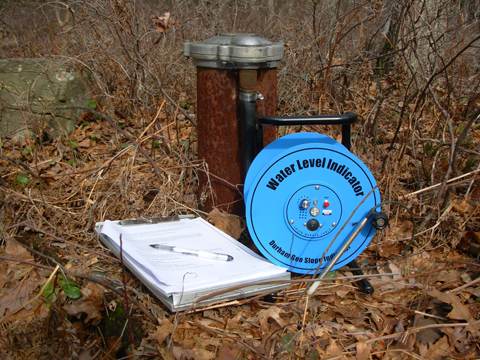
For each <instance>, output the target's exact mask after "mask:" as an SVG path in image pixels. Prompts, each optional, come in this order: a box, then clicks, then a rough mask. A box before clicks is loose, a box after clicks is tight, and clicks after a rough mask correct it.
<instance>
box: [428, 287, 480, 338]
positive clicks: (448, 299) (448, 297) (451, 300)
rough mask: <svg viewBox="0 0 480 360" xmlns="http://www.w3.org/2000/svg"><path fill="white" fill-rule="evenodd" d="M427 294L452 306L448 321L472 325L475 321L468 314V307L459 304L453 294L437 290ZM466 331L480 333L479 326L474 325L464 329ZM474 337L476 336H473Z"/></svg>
mask: <svg viewBox="0 0 480 360" xmlns="http://www.w3.org/2000/svg"><path fill="white" fill-rule="evenodd" d="M428 294H429V295H430V296H432V297H435V298H437V299H438V300H440V301H443V302H445V303H447V304H450V305H452V307H453V309H452V311H451V312H450V313H449V314H448V315H447V317H448V318H450V319H456V320H465V321H467V322H468V323H470V324H472V323H474V322H475V321H476V320H475V319H474V317H473V316H472V314H470V310H468V307H467V306H465V305H464V304H462V303H461V302H460V300H459V299H458V297H457V296H456V295H455V294H452V293H442V292H440V291H438V290H437V289H432V290H430V291H428ZM465 330H466V331H470V332H472V333H474V332H478V331H480V324H478V323H477V324H475V325H474V326H467V327H466V328H465ZM474 335H476V334H474Z"/></svg>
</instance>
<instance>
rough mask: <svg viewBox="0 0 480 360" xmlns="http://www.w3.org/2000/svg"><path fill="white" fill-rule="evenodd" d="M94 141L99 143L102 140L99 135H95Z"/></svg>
mask: <svg viewBox="0 0 480 360" xmlns="http://www.w3.org/2000/svg"><path fill="white" fill-rule="evenodd" d="M92 140H93V141H95V142H99V141H100V138H99V137H98V136H97V135H93V136H92Z"/></svg>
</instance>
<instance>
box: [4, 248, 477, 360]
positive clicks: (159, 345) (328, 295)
mask: <svg viewBox="0 0 480 360" xmlns="http://www.w3.org/2000/svg"><path fill="white" fill-rule="evenodd" d="M433 255H435V256H433ZM1 256H2V257H9V258H14V259H18V260H19V261H18V262H16V261H12V260H8V261H2V263H0V264H1V266H0V278H1V279H2V284H1V285H2V286H1V293H0V294H1V296H0V308H1V309H2V313H1V315H2V318H1V319H0V321H1V322H2V329H3V330H2V331H3V335H4V336H3V337H2V340H1V341H2V347H3V349H8V351H9V353H10V351H13V350H15V349H12V346H13V345H12V344H14V342H12V340H13V338H12V336H13V335H14V334H16V335H17V336H18V334H19V332H18V331H19V329H20V328H19V325H20V324H25V325H26V324H36V325H35V326H39V325H38V324H40V322H39V321H41V320H42V319H45V316H49V317H50V318H51V316H52V311H54V310H55V309H58V306H61V307H62V308H63V309H64V310H65V311H66V313H67V314H68V315H70V316H72V317H71V318H70V319H71V320H70V321H71V322H68V323H66V322H64V321H63V324H62V325H60V327H59V328H61V329H62V334H63V335H65V334H69V336H72V335H74V336H76V337H78V338H79V339H83V340H81V341H80V342H79V343H78V346H76V347H75V346H74V347H72V344H73V343H70V344H69V346H66V348H67V349H66V348H63V349H62V351H64V352H65V351H66V350H69V351H79V352H82V353H83V354H84V355H83V356H85V358H90V356H93V354H94V353H96V352H97V351H98V349H99V348H98V345H97V346H93V347H92V346H89V345H91V342H92V341H94V338H95V337H92V334H90V333H88V332H85V325H82V324H92V325H94V324H98V323H99V322H100V319H101V317H102V314H103V316H107V317H108V316H112V313H111V312H112V311H114V310H115V308H114V307H113V306H112V305H111V304H110V306H109V309H107V307H106V305H107V303H106V301H105V300H104V299H105V297H106V296H108V291H107V289H106V288H105V287H103V286H102V285H101V284H94V283H90V282H84V283H83V284H82V296H81V297H80V298H79V299H77V300H68V299H66V298H65V297H63V298H62V297H61V296H59V297H58V299H57V301H56V303H55V304H52V305H54V308H51V307H50V308H49V309H47V308H46V306H45V304H46V303H45V302H44V301H38V302H35V303H31V304H30V303H28V302H29V301H30V300H31V299H34V298H36V297H37V296H38V295H39V291H40V289H41V288H42V285H43V284H44V283H45V280H46V277H48V276H49V275H50V273H51V271H49V272H45V271H42V273H43V276H39V274H38V272H37V271H36V269H35V267H34V266H32V265H29V264H25V263H22V262H21V261H22V260H24V261H32V260H34V259H33V256H32V255H31V253H30V252H29V251H27V250H26V249H25V248H24V247H23V246H21V245H19V244H17V243H15V242H11V241H7V243H6V245H5V246H4V247H3V249H2V252H1ZM466 260H467V259H466V258H465V256H462V255H460V254H448V255H442V254H438V253H437V254H427V253H419V254H417V255H415V256H412V257H409V258H407V259H403V260H402V261H400V262H398V263H396V264H394V263H390V264H389V265H388V266H386V267H382V268H379V275H381V276H378V277H372V278H371V280H372V284H374V285H375V289H376V292H375V294H374V295H373V296H367V295H362V294H360V293H359V292H358V290H357V289H356V288H355V287H354V286H352V283H351V280H348V279H347V280H343V281H340V280H335V279H332V281H331V282H328V283H327V282H326V283H324V285H323V286H321V287H320V288H319V290H318V291H317V293H316V294H315V296H314V297H313V298H311V299H309V302H306V301H305V298H304V297H303V295H302V294H303V291H302V289H304V287H305V286H306V285H305V284H303V285H298V284H294V285H292V287H291V288H290V289H288V290H286V291H284V292H281V293H279V294H277V296H278V298H277V301H276V302H275V303H267V302H263V301H261V299H257V300H255V299H254V300H251V301H248V300H247V301H244V303H243V305H242V304H238V305H236V306H227V307H219V308H216V309H211V310H203V311H201V310H200V311H197V312H195V313H192V314H190V315H187V317H183V320H181V322H178V319H180V317H178V316H175V315H173V314H170V313H168V312H167V311H162V310H160V312H157V313H156V314H157V319H158V320H157V323H156V324H153V323H151V322H149V321H148V319H146V318H143V319H142V322H143V323H144V324H143V325H142V327H143V329H144V330H143V331H144V334H143V336H140V338H139V341H141V345H140V346H138V348H137V349H136V351H135V354H136V356H137V358H148V357H152V356H153V357H155V356H160V354H161V356H163V358H171V359H205V360H209V359H220V358H221V359H261V358H264V359H270V358H277V359H291V358H305V359H372V358H373V359H377V358H378V359H407V358H409V357H411V356H421V357H423V358H428V359H443V358H445V357H446V356H450V355H449V354H456V355H455V356H462V357H463V358H471V359H473V358H476V357H478V352H477V350H476V347H475V345H474V344H475V343H476V341H477V340H478V336H479V335H480V322H479V321H478V320H477V319H478V317H479V315H480V304H479V303H478V302H477V301H476V299H477V298H478V295H479V294H478V290H477V287H476V286H475V281H474V280H472V279H470V278H469V277H467V276H464V275H467V273H471V272H472V270H478V268H479V267H478V266H473V267H472V266H467V264H468V263H467V262H466ZM348 275H351V274H349V273H348V271H346V272H342V276H348ZM339 277H340V275H339ZM128 286H129V287H137V290H136V291H135V292H136V293H137V296H138V295H139V291H140V292H141V291H142V290H141V284H139V283H138V282H136V281H132V279H130V280H128ZM12 295H14V296H12ZM39 299H40V300H41V299H42V297H39ZM141 302H142V303H143V304H144V305H146V306H150V307H151V306H155V307H156V308H157V311H158V309H159V307H158V304H156V305H154V304H155V302H156V301H155V299H153V298H150V297H148V295H147V296H146V297H144V298H143V300H142V301H141ZM26 304H27V305H28V306H26ZM40 308H42V309H43V311H39V309H40ZM160 308H161V307H160ZM109 310H110V315H109ZM49 313H50V315H49ZM9 314H14V315H15V316H14V317H13V316H9ZM135 314H137V315H135ZM132 315H135V316H136V317H138V316H141V314H140V313H139V312H138V309H137V310H135V311H134V312H133V313H132ZM77 316H78V317H79V318H80V317H81V319H79V320H75V317H77ZM5 319H6V321H5ZM57 321H58V319H57ZM125 321H126V319H125V318H123V320H122V322H121V323H122V324H124V325H125ZM30 326H32V325H30ZM43 326H46V325H43ZM63 335H62V336H63ZM43 341H46V342H48V341H47V340H46V339H43ZM119 343H121V339H120V338H119V337H118V336H117V337H108V339H107V337H106V338H105V343H104V344H105V350H104V355H103V356H102V358H105V359H107V358H108V356H114V354H116V353H117V352H118V351H119V350H120V346H119ZM168 345H169V346H168ZM414 354H418V355H414Z"/></svg>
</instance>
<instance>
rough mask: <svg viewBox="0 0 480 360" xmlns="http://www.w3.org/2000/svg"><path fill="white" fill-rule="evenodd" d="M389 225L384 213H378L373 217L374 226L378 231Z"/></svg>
mask: <svg viewBox="0 0 480 360" xmlns="http://www.w3.org/2000/svg"><path fill="white" fill-rule="evenodd" d="M387 225H388V217H387V215H385V214H384V213H382V212H376V213H373V215H372V226H373V227H374V228H375V229H377V230H383V229H385V228H386V227H387Z"/></svg>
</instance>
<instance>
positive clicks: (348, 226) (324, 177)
mask: <svg viewBox="0 0 480 360" xmlns="http://www.w3.org/2000/svg"><path fill="white" fill-rule="evenodd" d="M376 185H377V184H376V182H375V179H374V177H373V175H372V174H371V173H370V171H369V170H368V168H367V167H366V165H365V164H364V163H363V162H362V161H361V160H360V159H358V158H357V157H356V156H355V155H353V154H352V153H351V152H350V151H348V150H347V148H345V147H344V146H343V145H342V144H340V143H339V142H337V141H335V140H333V139H331V138H329V137H327V136H325V135H321V134H316V133H296V134H291V135H287V136H284V137H282V138H280V139H278V140H276V141H274V142H272V143H270V144H269V145H268V146H267V147H265V148H264V149H263V150H262V151H261V152H260V153H259V154H258V155H257V156H256V158H255V159H254V161H253V162H252V164H251V166H250V168H249V170H248V174H247V177H246V180H245V191H244V195H245V205H246V219H247V225H248V229H249V233H250V236H251V237H252V240H253V241H254V242H255V245H256V246H257V248H258V249H259V250H260V251H261V252H262V254H263V255H264V256H265V257H266V258H267V259H269V260H270V261H271V262H273V263H274V264H277V265H279V266H284V267H286V268H288V269H289V270H290V271H292V272H295V273H302V274H313V273H314V272H315V270H316V269H317V267H318V265H319V264H320V262H321V261H322V267H321V268H325V267H326V265H327V264H328V263H329V261H330V260H332V259H333V258H334V257H335V255H336V254H337V251H339V249H341V247H342V245H343V243H345V240H346V239H347V238H348V237H349V236H350V234H352V233H353V232H354V231H355V228H356V225H357V224H358V223H359V222H361V221H362V219H364V218H365V216H366V214H367V213H368V212H369V211H370V209H372V208H374V207H375V206H376V205H377V204H379V203H380V194H379V191H378V189H377V188H376ZM372 190H373V191H372ZM370 192H371V193H370ZM369 193H370V194H369ZM368 194H369V195H368ZM367 195H368V196H367ZM362 201H363V202H362ZM352 214H353V215H352ZM342 229H343V230H342ZM340 230H341V232H340ZM339 232H340V234H339ZM374 233H375V229H374V228H373V226H372V225H371V224H367V225H366V226H365V227H364V228H363V229H362V230H361V231H360V233H359V234H358V235H357V236H356V238H355V239H354V241H353V242H352V243H351V245H350V246H349V247H348V248H347V250H346V251H345V253H344V254H343V255H342V256H341V258H340V259H339V260H338V262H337V263H336V264H335V265H334V267H333V269H336V268H339V267H342V266H345V265H347V264H348V263H349V262H351V261H352V260H354V259H355V258H356V257H357V256H358V255H359V254H360V253H361V252H362V251H363V250H364V249H365V248H366V247H367V245H368V244H369V242H370V240H371V239H372V237H373V235H374ZM322 258H323V260H322Z"/></svg>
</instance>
